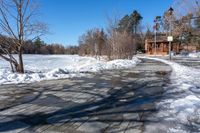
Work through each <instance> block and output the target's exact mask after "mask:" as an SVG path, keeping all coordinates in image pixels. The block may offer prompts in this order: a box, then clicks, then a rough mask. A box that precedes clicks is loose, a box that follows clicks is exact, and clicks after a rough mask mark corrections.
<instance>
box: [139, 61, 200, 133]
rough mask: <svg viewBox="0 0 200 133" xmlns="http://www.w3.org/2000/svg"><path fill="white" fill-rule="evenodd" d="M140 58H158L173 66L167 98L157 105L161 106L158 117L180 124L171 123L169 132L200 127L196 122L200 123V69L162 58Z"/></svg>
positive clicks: (166, 93)
mask: <svg viewBox="0 0 200 133" xmlns="http://www.w3.org/2000/svg"><path fill="white" fill-rule="evenodd" d="M140 58H148V59H153V60H157V61H160V62H163V63H165V64H168V65H170V66H171V68H172V74H171V86H169V87H167V88H166V89H167V90H166V92H165V94H164V96H166V98H164V99H163V100H162V101H161V102H159V103H158V105H157V106H158V108H160V111H159V113H158V114H157V115H158V116H157V117H160V118H164V119H166V120H172V121H175V122H176V123H178V125H179V126H177V125H176V124H175V125H171V126H172V127H171V128H170V130H169V132H175V133H177V132H183V131H185V132H186V131H187V130H186V129H187V128H191V127H193V128H194V127H196V128H197V129H200V125H199V124H196V123H200V69H196V68H192V67H187V66H183V65H180V64H178V63H175V62H173V61H168V60H165V59H160V58H151V57H140ZM173 126H174V127H173Z"/></svg>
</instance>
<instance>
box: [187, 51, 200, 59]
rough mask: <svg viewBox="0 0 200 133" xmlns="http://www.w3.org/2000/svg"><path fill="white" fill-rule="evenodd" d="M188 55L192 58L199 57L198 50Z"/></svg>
mask: <svg viewBox="0 0 200 133" xmlns="http://www.w3.org/2000/svg"><path fill="white" fill-rule="evenodd" d="M188 56H189V57H192V58H200V52H197V53H189V55H188Z"/></svg>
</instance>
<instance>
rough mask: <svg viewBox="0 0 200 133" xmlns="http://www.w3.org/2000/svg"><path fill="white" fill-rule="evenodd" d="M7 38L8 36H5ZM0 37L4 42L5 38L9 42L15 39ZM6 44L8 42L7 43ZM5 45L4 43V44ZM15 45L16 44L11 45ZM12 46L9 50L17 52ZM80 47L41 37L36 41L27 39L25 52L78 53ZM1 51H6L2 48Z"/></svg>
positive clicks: (0, 40)
mask: <svg viewBox="0 0 200 133" xmlns="http://www.w3.org/2000/svg"><path fill="white" fill-rule="evenodd" d="M4 38H6V37H4ZM4 38H3V37H0V43H3V42H4V40H9V43H10V44H12V43H13V42H14V41H13V40H12V39H8V38H6V39H4ZM5 45H6V44H5ZM2 46H4V45H2ZM11 46H14V45H11ZM12 49H13V48H12V47H10V49H9V51H12V52H11V53H14V54H15V51H13V50H12ZM78 51H79V47H78V46H66V47H64V46H63V45H61V44H56V43H54V44H46V43H45V42H44V41H42V40H41V39H40V38H39V37H38V38H37V39H36V40H34V41H30V40H29V41H26V42H25V44H24V45H23V54H72V55H73V54H78ZM0 53H4V52H3V51H1V49H0Z"/></svg>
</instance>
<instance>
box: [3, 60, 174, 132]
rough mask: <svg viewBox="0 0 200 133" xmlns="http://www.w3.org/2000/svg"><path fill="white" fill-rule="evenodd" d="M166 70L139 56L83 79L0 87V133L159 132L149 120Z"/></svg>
mask: <svg viewBox="0 0 200 133" xmlns="http://www.w3.org/2000/svg"><path fill="white" fill-rule="evenodd" d="M170 73H171V68H170V67H169V66H168V65H166V64H164V63H160V62H158V61H154V60H146V59H142V62H141V63H140V64H138V65H137V66H136V67H133V68H131V69H122V70H112V71H111V70H108V71H102V72H101V73H96V74H90V76H88V77H81V78H72V79H62V80H52V81H42V82H37V83H30V84H18V85H1V86H0V90H1V91H0V132H6V133H7V132H12V133H33V132H36V133H37V132H42V133H54V132H56V133H143V132H145V133H156V132H158V131H159V133H164V132H165V131H166V130H165V128H162V126H159V124H160V120H159V119H155V118H156V117H153V119H150V118H151V117H152V116H153V114H156V113H157V111H158V110H157V108H156V103H157V102H159V101H160V100H161V99H162V98H163V92H164V87H166V85H167V81H168V78H169V75H170ZM149 117H150V118H149ZM152 123H153V124H156V125H158V126H157V127H156V126H154V127H153V128H152V127H148V125H149V124H152Z"/></svg>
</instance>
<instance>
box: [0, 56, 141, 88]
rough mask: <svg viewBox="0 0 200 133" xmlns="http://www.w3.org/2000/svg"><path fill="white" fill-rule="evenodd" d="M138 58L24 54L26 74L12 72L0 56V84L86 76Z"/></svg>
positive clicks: (123, 66)
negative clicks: (119, 58)
mask: <svg viewBox="0 0 200 133" xmlns="http://www.w3.org/2000/svg"><path fill="white" fill-rule="evenodd" d="M139 62H140V60H139V59H138V58H133V59H132V60H113V61H106V60H97V59H95V58H93V57H80V56H78V55H24V66H25V70H26V74H18V73H12V72H11V70H10V66H9V64H8V62H6V61H4V60H2V59H1V58H0V84H18V83H30V82H37V81H42V80H53V79H62V78H72V77H80V76H86V75H87V73H95V72H100V71H103V70H113V69H128V68H132V67H134V66H136V65H137V64H138V63H139Z"/></svg>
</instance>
